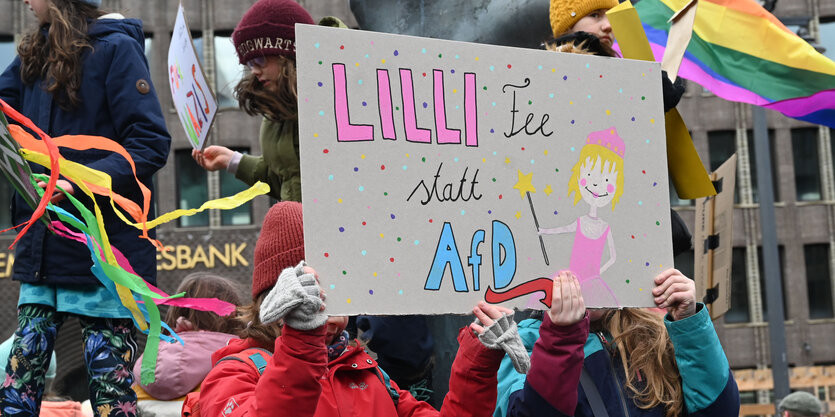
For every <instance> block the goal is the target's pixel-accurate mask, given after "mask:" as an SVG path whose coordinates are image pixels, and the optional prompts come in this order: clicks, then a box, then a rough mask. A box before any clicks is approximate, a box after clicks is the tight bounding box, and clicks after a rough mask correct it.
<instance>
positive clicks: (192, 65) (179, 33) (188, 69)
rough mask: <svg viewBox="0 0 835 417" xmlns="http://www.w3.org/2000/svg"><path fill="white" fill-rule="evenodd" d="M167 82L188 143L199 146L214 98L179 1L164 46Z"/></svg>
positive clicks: (213, 110)
mask: <svg viewBox="0 0 835 417" xmlns="http://www.w3.org/2000/svg"><path fill="white" fill-rule="evenodd" d="M168 84H169V85H170V86H171V98H172V99H173V100H174V107H175V108H176V109H177V115H178V116H179V118H180V123H181V124H182V125H183V128H184V129H185V131H186V136H188V139H189V143H191V146H193V147H194V148H195V149H203V147H204V146H205V144H206V138H207V137H208V135H209V128H210V127H211V126H212V122H214V119H215V114H216V113H217V100H216V98H215V93H214V92H213V91H212V89H211V87H209V83H208V82H206V75H205V74H203V69H202V68H201V67H200V60H199V59H198V58H197V51H196V50H195V49H194V43H193V41H192V39H191V32H190V31H189V29H188V24H187V23H186V18H185V9H183V5H182V4H181V5H180V7H179V10H178V12H177V20H176V21H175V22H174V32H173V33H172V34H171V46H170V47H169V48H168Z"/></svg>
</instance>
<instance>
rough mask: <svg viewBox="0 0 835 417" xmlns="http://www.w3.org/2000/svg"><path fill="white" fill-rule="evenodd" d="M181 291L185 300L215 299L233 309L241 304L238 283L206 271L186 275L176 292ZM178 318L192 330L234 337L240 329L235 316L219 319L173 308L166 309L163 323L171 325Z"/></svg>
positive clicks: (212, 315)
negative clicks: (186, 321) (187, 298)
mask: <svg viewBox="0 0 835 417" xmlns="http://www.w3.org/2000/svg"><path fill="white" fill-rule="evenodd" d="M181 292H185V293H186V295H185V296H186V297H190V298H217V299H219V300H222V301H226V302H229V303H232V304H234V305H236V306H240V305H241V303H242V301H243V300H242V297H241V289H240V288H239V286H238V284H236V283H235V282H233V281H232V280H230V279H228V278H224V277H222V276H219V275H214V274H210V273H206V272H195V273H192V274H188V275H186V277H185V278H184V279H183V281H182V282H181V283H180V286H179V287H177V291H176V292H175V293H177V294H178V293H181ZM178 317H183V318H184V319H186V320H188V321H189V322H191V324H192V325H194V330H206V331H211V332H219V333H229V334H237V333H238V331H239V330H240V328H241V325H240V322H239V321H238V320H236V318H235V317H234V316H219V315H217V314H215V313H212V312H208V311H199V310H193V309H190V308H184V307H174V306H172V307H169V308H168V312H167V313H166V314H165V322H166V323H168V324H169V325H170V326H174V324H175V323H176V321H177V318H178Z"/></svg>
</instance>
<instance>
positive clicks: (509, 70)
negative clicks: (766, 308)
mask: <svg viewBox="0 0 835 417" xmlns="http://www.w3.org/2000/svg"><path fill="white" fill-rule="evenodd" d="M305 30H307V28H305ZM329 34H330V32H329ZM331 35H332V34H331ZM304 39H307V42H306V43H305V44H302V40H304ZM299 42H300V43H299V45H298V46H297V48H299V49H298V51H297V56H298V59H299V72H298V73H299V85H300V88H299V97H300V99H301V100H300V114H301V115H300V119H301V121H300V128H301V137H300V146H301V147H302V151H301V153H302V155H303V158H302V159H303V163H302V175H303V184H305V188H304V190H303V191H304V201H305V202H310V203H308V204H306V205H305V223H306V224H305V226H306V232H309V233H306V244H307V247H308V248H316V251H315V252H312V253H313V255H312V256H309V257H308V258H309V259H308V262H309V263H310V264H311V265H314V266H315V267H316V268H317V270H318V271H319V272H320V276H321V279H322V282H323V285H326V286H327V288H330V291H329V292H328V295H329V299H330V300H333V301H331V302H329V308H331V307H333V308H335V309H337V310H335V311H338V312H373V311H374V309H375V308H377V306H380V305H388V306H389V307H387V308H389V309H390V310H391V309H392V308H393V306H397V307H398V308H399V307H400V306H403V308H402V309H399V310H398V312H399V313H418V312H431V310H428V309H430V308H431V307H430V305H431V304H432V303H433V302H434V301H433V300H434V299H433V298H431V297H433V295H432V293H436V294H435V295H434V296H435V297H441V298H440V299H441V300H455V299H456V298H455V297H457V296H460V297H463V298H465V299H466V301H464V302H461V305H469V306H471V305H472V304H473V303H474V302H475V301H476V300H479V299H482V298H483V292H484V291H485V290H486V289H487V288H488V287H492V288H499V285H498V284H500V282H499V280H500V279H504V280H507V281H508V282H507V283H505V286H504V287H502V288H505V289H507V288H510V287H512V286H514V285H517V284H520V283H522V282H525V281H528V280H531V279H534V278H536V277H540V276H550V274H551V273H553V272H555V271H557V270H559V269H564V268H566V267H568V264H569V261H570V254H571V247H572V243H573V241H574V231H571V232H570V233H564V234H562V235H561V234H543V235H538V234H537V229H536V227H537V224H538V226H539V227H541V228H556V227H562V226H566V225H570V224H577V219H578V217H583V216H586V215H589V212H590V205H589V203H587V202H586V201H585V200H584V197H582V196H580V197H578V194H582V193H581V192H580V191H579V190H578V191H577V192H572V191H570V182H571V181H572V178H573V179H574V180H575V181H576V175H575V171H577V170H578V169H575V165H582V164H581V162H583V161H580V159H579V158H583V157H587V158H588V159H587V160H586V163H588V164H589V165H595V164H599V165H601V166H603V165H605V166H607V167H610V166H613V168H612V169H613V171H616V172H617V175H619V176H622V183H618V185H617V186H618V187H621V186H622V187H623V193H622V194H619V195H617V196H616V197H615V199H617V200H616V203H614V204H613V203H612V202H607V203H605V204H604V205H603V206H601V207H598V208H597V210H596V214H597V216H598V217H597V218H598V219H602V220H603V221H605V222H607V223H608V224H609V227H610V228H611V233H612V238H613V239H614V242H615V246H616V248H617V251H618V254H617V257H616V259H617V260H618V262H617V263H616V265H615V266H613V268H612V269H613V270H617V271H618V272H619V273H618V274H617V275H614V274H608V275H606V274H605V273H604V275H603V278H604V279H605V280H606V281H607V283H608V284H609V286H610V287H611V288H612V289H613V291H614V292H615V293H616V294H618V295H619V296H620V295H622V296H623V297H624V299H628V300H638V301H636V302H643V304H644V305H649V303H648V302H646V301H647V300H651V296H649V295H647V294H640V293H642V292H643V291H642V290H639V287H640V288H644V287H646V288H649V287H650V286H651V278H652V276H654V274H656V273H657V272H660V268H661V265H663V264H664V263H669V262H670V261H671V259H667V258H665V256H664V250H661V251H657V252H659V253H661V255H660V256H657V257H649V258H648V255H647V253H645V252H646V248H655V247H658V248H665V247H666V246H667V245H668V244H669V242H667V243H660V241H663V240H664V239H663V237H664V236H668V233H669V225H668V224H667V222H665V218H664V217H663V215H664V214H665V213H666V215H667V216H668V215H669V212H668V211H666V210H668V208H667V207H668V206H667V204H668V202H667V199H668V198H669V191H668V189H667V187H666V184H668V182H667V179H666V162H665V160H664V157H663V155H666V151H665V149H664V147H663V146H664V141H663V140H660V139H663V137H664V133H663V124H662V123H654V120H655V119H656V118H658V117H661V116H662V115H661V114H659V113H660V110H659V109H660V108H661V107H660V99H661V97H660V89H657V88H655V84H654V82H653V80H655V81H657V83H658V85H660V76H659V74H658V72H659V69H658V67H657V65H656V64H651V63H639V62H629V63H619V64H624V65H628V66H629V68H628V70H629V73H630V74H636V76H637V77H638V78H640V79H635V80H632V79H625V78H624V77H623V76H622V72H623V66H622V65H613V64H612V63H611V62H609V61H612V60H609V61H605V60H603V59H596V58H589V57H585V56H579V55H576V56H567V57H560V59H554V56H553V55H549V54H548V53H547V52H544V51H525V50H513V49H507V48H496V47H490V46H486V45H473V44H464V43H454V42H445V41H439V40H433V39H419V38H409V37H403V36H388V35H381V34H372V33H363V32H359V31H344V32H339V36H325V35H324V34H319V36H318V37H316V38H315V39H314V40H313V41H310V38H304V37H301V36H300V37H299ZM656 90H657V91H656ZM308 115H313V116H315V117H310V116H308ZM611 127H614V128H615V129H616V130H617V133H618V134H619V136H620V137H621V138H622V140H623V143H624V146H625V152H626V156H625V157H624V158H623V159H621V160H619V161H615V162H613V163H612V162H599V161H598V160H597V159H595V160H592V159H594V158H597V157H598V156H599V155H603V154H602V153H600V152H592V153H590V154H588V153H586V151H587V148H588V147H589V146H595V145H588V144H587V141H586V139H587V137H588V136H589V134H590V133H592V132H594V131H601V130H604V129H608V128H611ZM604 150H605V149H604ZM587 155H594V157H592V156H587ZM308 156H309V158H308ZM598 170H600V167H598ZM308 185H309V186H308ZM575 188H576V187H575ZM599 194H602V193H599ZM594 198H597V197H594ZM601 199H602V198H601ZM575 200H577V201H576V202H575ZM309 216H313V217H309ZM534 217H536V218H534ZM310 218H315V219H316V221H315V223H313V224H311V223H310V222H309V219H310ZM540 239H541V241H542V244H540ZM634 243H640V244H638V245H635V244H634ZM542 247H544V248H545V252H546V253H547V256H548V258H549V263H548V264H546V263H545V259H544V258H545V254H543V250H542ZM642 248H643V250H641V249H642ZM665 250H666V251H667V253H669V252H670V251H669V249H665ZM608 256H610V255H609V254H608V249H606V250H604V255H603V260H602V262H601V264H602V263H605V261H606V260H607V259H609V258H608ZM511 258H512V259H511ZM439 259H440V262H439V261H438V260H439ZM632 259H635V260H636V262H635V263H633V262H631V260H632ZM638 259H640V260H641V261H640V262H639V261H637V260H638ZM627 260H629V262H627ZM511 262H512V263H513V266H514V271H510V272H508V267H509V265H510V263H511ZM503 268H504V269H503ZM438 270H440V273H439V272H438ZM439 274H440V280H439V282H438V283H437V284H438V285H437V288H435V287H433V282H431V281H432V278H433V277H438V276H439ZM476 274H477V276H476ZM618 275H619V276H618ZM624 277H628V278H624ZM437 293H443V294H444V295H438V294H437ZM403 295H408V299H410V300H413V301H410V302H409V303H408V304H405V303H404V301H403V300H405V298H402V296H403ZM340 300H341V303H342V306H335V303H340ZM640 300H643V301H640ZM526 301H527V300H520V303H521V304H519V305H521V306H524V303H525V302H526ZM650 302H651V301H650ZM465 311H466V309H461V311H460V312H465ZM390 312H391V311H390Z"/></svg>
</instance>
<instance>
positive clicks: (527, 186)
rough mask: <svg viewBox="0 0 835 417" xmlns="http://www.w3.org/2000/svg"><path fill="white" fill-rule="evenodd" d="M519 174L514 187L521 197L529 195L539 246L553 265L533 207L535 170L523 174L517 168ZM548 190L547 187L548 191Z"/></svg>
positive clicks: (546, 261) (543, 255) (546, 260)
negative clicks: (532, 194)
mask: <svg viewBox="0 0 835 417" xmlns="http://www.w3.org/2000/svg"><path fill="white" fill-rule="evenodd" d="M517 175H518V177H519V180H518V181H517V182H516V185H514V186H513V188H515V189H517V190H519V197H521V198H525V196H527V197H528V205H529V206H530V207H531V214H532V215H533V224H534V226H536V233H537V235H538V236H539V246H540V248H542V257H543V258H545V265H551V264H550V263H549V262H548V253H547V252H546V251H545V241H544V240H542V235H539V220H537V219H536V210H534V208H533V200H531V193H532V192H534V193H535V192H536V188H534V186H533V183H532V182H533V172H531V173H530V174H527V175H525V174H522V171H518V170H517ZM547 191H548V190H547V189H546V192H547Z"/></svg>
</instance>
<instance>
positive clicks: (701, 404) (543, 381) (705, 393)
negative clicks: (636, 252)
mask: <svg viewBox="0 0 835 417" xmlns="http://www.w3.org/2000/svg"><path fill="white" fill-rule="evenodd" d="M655 284H656V287H655V288H654V289H653V296H654V297H655V304H656V305H657V306H658V307H659V308H662V309H666V310H667V314H666V316H664V317H662V316H661V314H659V313H656V312H654V311H651V310H646V309H635V308H632V309H623V310H610V309H605V310H602V309H598V310H588V311H587V310H586V308H585V304H584V302H583V296H582V293H581V291H580V284H579V282H578V280H577V278H576V277H575V276H574V274H572V273H571V272H569V271H562V272H560V273H559V274H558V275H557V276H556V277H555V278H554V287H553V297H552V302H551V308H550V309H549V310H546V311H545V314H543V316H542V319H541V320H540V319H527V320H524V321H522V322H521V323H520V324H519V333H520V335H521V337H522V340H523V342H524V344H525V347H526V348H527V349H528V351H529V352H532V356H531V369H530V370H529V371H528V373H527V375H523V374H520V373H518V372H516V371H515V370H514V369H513V365H512V364H511V362H510V359H509V358H508V357H505V358H504V360H503V362H502V365H501V367H500V368H499V373H498V378H499V384H498V401H497V406H496V410H495V412H494V416H497V417H498V416H502V417H503V416H509V417H511V416H512V417H521V416H578V417H580V416H582V417H592V416H594V417H604V416H609V417H622V416H629V417H650V416H652V417H674V416H691V417H696V416H704V417H707V416H736V415H739V391H738V388H737V385H736V381H735V380H734V378H733V374H732V373H731V370H730V367H729V365H728V359H727V358H726V357H725V353H724V352H723V351H722V346H721V345H720V343H719V338H718V337H717V335H716V331H715V330H714V328H713V324H712V323H711V321H710V315H709V314H708V311H707V308H706V307H705V306H704V305H703V304H701V303H697V302H696V291H695V284H694V283H693V281H692V280H691V279H689V278H687V277H685V276H684V275H682V274H681V273H680V272H679V271H678V270H675V269H669V270H667V271H664V272H663V273H661V274H659V275H658V276H657V277H656V278H655Z"/></svg>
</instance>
